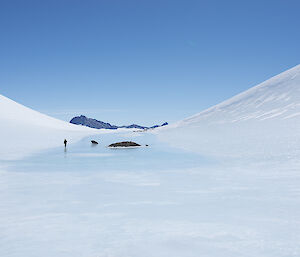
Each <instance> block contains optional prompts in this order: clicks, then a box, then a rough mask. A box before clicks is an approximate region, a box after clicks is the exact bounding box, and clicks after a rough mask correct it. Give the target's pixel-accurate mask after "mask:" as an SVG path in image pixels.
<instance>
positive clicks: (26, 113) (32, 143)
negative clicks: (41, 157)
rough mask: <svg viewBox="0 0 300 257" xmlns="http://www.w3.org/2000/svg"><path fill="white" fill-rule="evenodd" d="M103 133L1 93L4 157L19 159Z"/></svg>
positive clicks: (0, 151)
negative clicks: (36, 108)
mask: <svg viewBox="0 0 300 257" xmlns="http://www.w3.org/2000/svg"><path fill="white" fill-rule="evenodd" d="M94 133H101V132H99V130H98V131H97V130H94V129H90V128H86V127H80V126H76V125H73V124H70V123H67V122H64V121H61V120H57V119H54V118H51V117H49V116H47V115H44V114H41V113H39V112H36V111H34V110H32V109H30V108H27V107H25V106H23V105H21V104H18V103H16V102H14V101H12V100H10V99H8V98H7V97H4V96H2V95H0V142H1V143H0V160H9V159H16V158H21V157H23V156H26V155H28V154H31V153H33V152H36V151H40V150H43V149H46V148H49V147H56V146H59V145H61V146H63V140H64V138H66V139H67V140H68V141H69V142H70V143H72V142H74V141H78V140H79V139H81V138H82V137H84V136H87V135H91V134H94Z"/></svg>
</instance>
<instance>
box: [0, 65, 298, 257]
mask: <svg viewBox="0 0 300 257" xmlns="http://www.w3.org/2000/svg"><path fill="white" fill-rule="evenodd" d="M299 90H300V65H298V66H296V67H294V68H292V69H290V70H288V71H286V72H283V73H281V74H279V75H277V76H275V77H273V78H271V79H269V80H267V81H265V82H263V83H261V84H259V85H258V86H256V87H253V88H251V89H249V90H247V91H245V92H243V93H241V94H239V95H237V96H235V97H233V98H231V99H229V100H227V101H225V102H223V103H220V104H219V105H216V106H213V107H211V108H209V109H208V110H205V111H203V112H201V113H199V114H196V115H194V116H192V117H189V118H187V119H185V120H182V121H179V122H177V123H175V124H171V125H169V126H167V127H164V128H158V129H156V130H154V131H148V132H144V133H136V132H132V131H130V130H120V131H118V132H117V133H108V132H105V131H99V130H96V131H95V130H92V129H88V128H85V127H81V126H75V125H72V124H67V123H65V122H62V121H58V120H56V119H52V118H50V117H48V116H44V115H43V114H40V113H38V112H35V111H33V110H30V109H29V108H26V107H24V106H22V105H19V104H17V103H15V102H14V101H12V100H9V99H7V98H6V97H3V96H1V97H0V107H1V108H0V121H1V126H0V141H1V146H0V256H5V257H19V256H26V257H40V256H43V257H53V256H56V257H69V256H72V257H82V256H86V257H138V256H145V257H154V256H155V257H158V256H159V257H166V256H173V257H182V256H184V257H198V256H211V257H236V256H247V257H254V256H255V257H258V256H261V257H277V256H278V257H293V256H294V257H296V256H297V257H298V256H300V244H299V242H300V219H299V217H300V190H299V185H300V161H299V159H300V158H299V154H300V152H299V145H300V142H299V140H300V132H299V125H300V115H299V113H300V91H299ZM65 137H68V138H71V141H74V143H73V144H70V145H68V147H67V149H66V150H65V149H64V148H63V147H62V140H63V138H65ZM91 139H95V140H97V141H98V142H99V145H98V146H96V147H93V146H92V145H91V144H90V140H91ZM124 139H126V140H133V141H135V142H137V143H140V144H141V145H145V144H149V147H141V148H137V149H109V148H107V147H106V146H107V145H108V144H109V143H112V142H113V141H122V140H124ZM35 140H36V141H37V142H35ZM40 140H44V141H43V142H41V141H40Z"/></svg>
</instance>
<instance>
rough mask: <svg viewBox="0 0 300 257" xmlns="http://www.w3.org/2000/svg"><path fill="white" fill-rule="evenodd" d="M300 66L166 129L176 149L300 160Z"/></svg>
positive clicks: (163, 134) (162, 132) (165, 135)
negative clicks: (284, 154)
mask: <svg viewBox="0 0 300 257" xmlns="http://www.w3.org/2000/svg"><path fill="white" fill-rule="evenodd" d="M299 128H300V65H297V66H295V67H294V68H292V69H290V70H287V71H285V72H283V73H281V74H279V75H277V76H275V77H273V78H271V79H269V80H267V81H265V82H263V83H261V84H259V85H257V86H255V87H253V88H251V89H249V90H247V91H245V92H243V93H241V94H239V95H237V96H234V97H233V98H231V99H229V100H227V101H225V102H222V103H220V104H218V105H216V106H213V107H211V108H209V109H207V110H205V111H203V112H200V113H199V114H196V115H194V116H192V117H190V118H187V119H185V120H182V121H180V122H178V123H176V124H174V125H172V126H169V127H168V128H164V129H160V133H159V136H160V137H161V138H162V139H164V140H167V141H169V142H170V143H172V144H173V145H175V146H178V147H183V148H186V149H188V150H193V151H197V152H200V153H202V154H209V155H219V156H221V155H226V156H240V155H247V156H249V155H252V156H254V155H257V156H258V155H259V156H276V155H279V154H281V153H282V152H283V151H285V152H286V153H288V154H289V156H296V155H298V154H299V150H298V148H299V147H298V146H300V129H299Z"/></svg>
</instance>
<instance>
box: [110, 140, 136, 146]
mask: <svg viewBox="0 0 300 257" xmlns="http://www.w3.org/2000/svg"><path fill="white" fill-rule="evenodd" d="M130 146H141V145H139V144H137V143H135V142H132V141H124V142H118V143H114V144H111V145H109V146H108V147H130Z"/></svg>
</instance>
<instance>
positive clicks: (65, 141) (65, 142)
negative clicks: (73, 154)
mask: <svg viewBox="0 0 300 257" xmlns="http://www.w3.org/2000/svg"><path fill="white" fill-rule="evenodd" d="M67 142H68V141H67V139H65V140H64V144H65V148H66V147H67Z"/></svg>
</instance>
